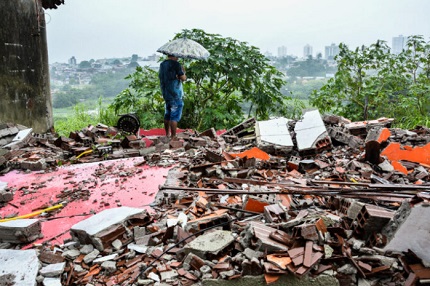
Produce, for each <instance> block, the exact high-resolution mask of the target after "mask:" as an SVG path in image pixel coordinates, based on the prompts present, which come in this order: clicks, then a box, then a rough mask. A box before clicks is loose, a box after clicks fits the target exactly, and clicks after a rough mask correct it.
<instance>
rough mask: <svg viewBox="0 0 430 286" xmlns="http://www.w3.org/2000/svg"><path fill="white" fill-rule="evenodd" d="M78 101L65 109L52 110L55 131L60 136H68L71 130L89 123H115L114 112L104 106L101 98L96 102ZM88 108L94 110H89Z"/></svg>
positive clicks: (86, 125) (78, 128) (110, 124)
mask: <svg viewBox="0 0 430 286" xmlns="http://www.w3.org/2000/svg"><path fill="white" fill-rule="evenodd" d="M94 105H95V106H94V107H93V106H92V104H90V105H89V104H88V103H85V104H84V103H78V104H76V105H75V106H73V107H69V108H67V109H56V110H54V111H55V112H54V122H55V131H56V132H57V133H58V134H59V135H61V136H66V137H67V136H69V134H70V132H71V131H77V130H81V129H82V128H84V127H88V126H89V125H97V124H98V123H104V124H106V125H108V126H114V125H116V121H117V119H118V117H117V116H115V115H114V113H113V112H112V111H111V110H110V109H108V108H107V107H106V104H105V103H103V101H102V98H99V99H98V101H97V104H95V103H94ZM90 108H91V109H92V110H94V111H93V112H90Z"/></svg>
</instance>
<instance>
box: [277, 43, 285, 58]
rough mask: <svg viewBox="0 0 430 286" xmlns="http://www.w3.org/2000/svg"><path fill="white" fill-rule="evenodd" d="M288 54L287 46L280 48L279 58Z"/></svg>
mask: <svg viewBox="0 0 430 286" xmlns="http://www.w3.org/2000/svg"><path fill="white" fill-rule="evenodd" d="M286 56H287V47H286V46H281V47H279V48H278V58H283V57H286Z"/></svg>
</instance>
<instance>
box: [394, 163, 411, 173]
mask: <svg viewBox="0 0 430 286" xmlns="http://www.w3.org/2000/svg"><path fill="white" fill-rule="evenodd" d="M391 165H393V167H394V170H396V171H399V172H402V173H403V174H405V175H407V174H408V169H406V168H405V166H403V165H402V163H400V162H399V161H392V162H391Z"/></svg>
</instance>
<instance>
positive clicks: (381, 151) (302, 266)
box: [0, 110, 430, 285]
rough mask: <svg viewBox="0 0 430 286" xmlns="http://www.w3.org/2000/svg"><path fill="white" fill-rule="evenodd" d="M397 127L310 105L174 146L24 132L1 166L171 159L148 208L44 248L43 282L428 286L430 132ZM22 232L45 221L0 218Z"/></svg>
mask: <svg viewBox="0 0 430 286" xmlns="http://www.w3.org/2000/svg"><path fill="white" fill-rule="evenodd" d="M392 121H393V119H387V118H381V119H378V120H373V121H368V122H350V121H349V120H347V119H345V118H342V117H338V116H324V117H321V115H320V114H319V112H318V111H317V110H312V111H308V112H306V113H305V114H304V116H303V119H302V120H299V121H292V120H288V119H285V118H277V119H272V120H268V121H256V120H255V119H253V118H251V119H249V120H247V121H245V122H243V123H242V124H240V125H238V126H235V127H233V128H232V129H230V130H227V131H226V132H224V133H223V134H221V135H217V133H216V132H215V130H214V129H209V130H206V131H205V132H202V133H198V132H192V131H186V132H183V133H180V134H179V135H178V140H174V141H169V140H168V139H166V138H165V137H163V136H148V137H144V138H138V137H136V136H134V135H127V136H124V137H123V138H122V139H112V138H115V137H114V136H116V134H118V133H115V132H113V131H112V128H108V127H106V126H102V125H100V126H98V127H90V128H88V129H86V130H85V131H82V132H76V133H73V134H71V136H70V138H64V137H60V138H44V139H42V138H41V137H43V136H34V135H31V132H27V134H30V135H27V136H26V137H25V136H21V137H25V138H28V137H30V138H28V139H26V143H25V144H24V143H22V142H23V141H19V140H16V141H15V143H14V141H12V143H7V144H8V145H9V146H7V145H6V146H7V147H6V148H5V147H3V148H5V149H2V150H7V151H3V152H4V153H3V154H7V155H6V156H5V155H2V156H3V157H4V162H3V165H4V166H6V168H11V167H12V166H14V167H17V166H18V165H19V166H20V167H21V168H23V166H25V164H24V165H23V162H26V161H28V159H29V158H31V160H34V161H37V160H41V159H42V157H43V156H44V155H41V154H44V153H43V152H46V154H48V155H47V156H46V157H44V158H43V160H44V161H45V162H47V163H46V164H47V165H49V166H54V164H53V162H54V161H57V163H58V160H64V161H65V160H68V161H73V162H92V161H97V160H99V161H100V160H106V159H114V158H121V156H143V157H144V159H145V160H144V162H146V163H147V164H152V165H157V166H174V167H173V168H172V169H171V170H170V171H169V175H168V177H167V179H166V182H165V184H164V185H162V186H160V187H159V189H160V190H159V192H158V194H157V196H156V198H155V201H154V203H153V204H152V209H153V211H150V212H147V211H145V210H142V209H139V208H130V207H126V206H122V207H119V208H111V209H108V210H104V211H102V212H99V213H97V214H94V215H93V216H91V217H89V218H87V219H85V220H82V221H81V222H79V223H77V224H76V225H74V226H73V227H72V228H71V229H70V234H71V236H72V239H70V241H65V243H64V244H62V245H56V244H53V245H51V244H49V243H46V244H41V245H37V246H35V247H36V248H37V250H38V251H37V257H38V260H39V261H40V263H41V268H40V269H39V270H37V269H36V270H35V271H32V272H31V273H35V274H34V279H35V280H37V282H38V283H40V284H41V285H154V284H156V285H218V284H217V283H218V282H219V281H223V282H222V283H224V284H226V283H230V282H232V283H234V282H235V281H246V282H244V283H247V284H252V283H264V282H265V283H267V284H272V285H286V284H288V285H290V284H291V285H306V283H309V284H315V285H425V284H429V283H430V255H429V251H428V249H430V241H429V240H428V237H429V233H430V226H429V225H428V223H427V221H426V218H427V217H428V215H430V208H429V207H428V206H429V200H430V194H429V193H428V189H429V184H428V179H429V173H428V171H429V168H430V162H429V160H430V154H429V153H427V152H428V151H427V150H429V148H430V147H429V146H430V145H429V142H430V130H429V129H427V128H425V127H417V129H416V130H401V129H395V128H391V123H392ZM24 130H25V129H24ZM0 134H1V132H0ZM107 134H111V136H112V137H109V136H107ZM0 139H1V137H0ZM17 142H21V143H17ZM10 144H12V145H10ZM17 144H22V145H20V147H19V148H15V147H13V146H17ZM94 144H96V145H94ZM39 150H45V151H40V152H39ZM18 151H21V152H20V153H17V152H18ZM13 152H15V153H14V154H15V157H14V156H12V155H11V153H13ZM50 152H52V153H53V154H56V155H55V156H54V155H51V153H50ZM29 154H31V155H29ZM38 156H39V157H38ZM56 156H57V157H56ZM0 158H1V157H0ZM14 162H15V163H14ZM16 162H19V164H18V163H16ZM51 163H52V164H51ZM30 169H31V168H30ZM0 186H1V185H0ZM1 192H4V193H6V192H8V190H7V187H5V188H4V190H3V191H1ZM10 195H13V194H11V192H10V191H9V193H7V194H5V196H9V197H10ZM17 227H20V229H19V233H20V234H22V235H21V238H22V237H25V238H26V240H25V242H26V243H28V242H29V241H32V239H33V237H34V233H37V231H38V229H40V225H38V224H37V223H35V222H34V221H32V222H28V223H27V224H22V225H20V226H16V225H4V223H0V240H2V239H3V237H7V235H10V233H14V234H16V233H17V229H16V228H17ZM13 239H16V235H14V237H13ZM3 241H5V240H4V239H3ZM23 241H24V240H23ZM15 245H16V244H15ZM17 248H19V246H18V247H17ZM2 251H4V252H10V251H19V252H22V251H28V252H29V256H31V257H33V256H34V255H35V254H34V253H33V252H32V251H33V250H9V249H8V250H0V260H1V257H2ZM10 255H12V254H10ZM29 259H34V257H33V258H29ZM0 277H1V274H0ZM9 278H10V277H8V279H9ZM247 279H248V280H247ZM49 283H57V284H49ZM301 283H305V284H301Z"/></svg>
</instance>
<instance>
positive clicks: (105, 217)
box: [70, 207, 147, 251]
mask: <svg viewBox="0 0 430 286" xmlns="http://www.w3.org/2000/svg"><path fill="white" fill-rule="evenodd" d="M146 213H147V212H146V210H145V209H139V208H131V207H120V208H112V209H107V210H104V211H102V212H100V213H98V214H96V215H94V216H92V217H90V218H88V219H86V220H83V221H81V222H78V223H77V224H75V225H74V226H72V228H71V229H70V234H71V235H72V238H73V239H74V240H75V241H79V242H81V243H82V244H87V243H92V244H93V245H94V246H95V247H96V248H97V249H98V250H100V251H102V250H103V249H104V246H103V244H104V243H105V242H102V241H100V237H101V235H100V234H102V233H104V234H107V233H109V232H110V230H113V229H115V228H117V227H121V225H122V224H124V223H125V222H126V221H127V220H128V219H130V218H132V217H135V216H145V215H146ZM106 243H107V242H106Z"/></svg>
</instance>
